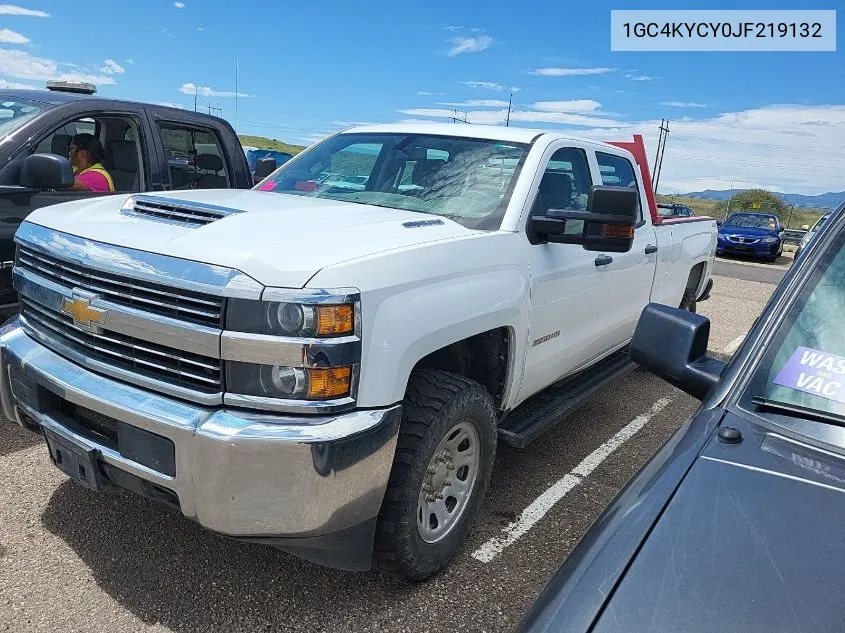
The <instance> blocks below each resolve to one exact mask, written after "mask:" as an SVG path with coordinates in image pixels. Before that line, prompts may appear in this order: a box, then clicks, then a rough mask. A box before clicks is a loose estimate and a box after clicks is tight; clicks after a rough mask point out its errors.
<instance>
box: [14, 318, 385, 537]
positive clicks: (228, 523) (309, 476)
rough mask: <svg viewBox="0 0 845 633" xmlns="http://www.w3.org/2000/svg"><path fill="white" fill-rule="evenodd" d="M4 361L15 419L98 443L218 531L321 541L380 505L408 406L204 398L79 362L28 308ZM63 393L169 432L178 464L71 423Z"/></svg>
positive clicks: (111, 464)
mask: <svg viewBox="0 0 845 633" xmlns="http://www.w3.org/2000/svg"><path fill="white" fill-rule="evenodd" d="M0 361H1V362H0V404H2V409H3V413H4V414H5V415H6V417H7V418H9V419H11V420H14V421H16V422H17V423H18V424H20V425H21V426H24V427H25V428H26V427H27V426H29V427H30V428H31V429H32V423H31V422H32V421H35V422H36V423H37V426H39V427H41V428H42V429H47V430H50V431H52V432H53V433H55V434H57V435H59V436H60V437H61V438H63V439H64V440H65V441H68V442H70V443H72V444H73V445H74V446H77V447H80V448H83V449H92V448H93V449H96V450H97V451H98V460H99V462H100V463H101V464H105V466H104V468H106V469H109V470H110V469H112V468H114V469H118V470H119V471H122V472H123V473H128V474H129V475H133V476H135V477H136V478H140V479H141V480H143V481H145V482H149V483H151V484H154V485H155V487H156V488H159V489H164V490H165V491H171V492H172V493H173V495H174V496H175V499H178V507H179V508H180V509H181V511H182V513H183V514H184V515H185V516H186V517H189V518H191V519H194V520H196V521H197V522H198V523H200V524H201V525H202V526H204V527H205V528H207V529H209V530H213V531H215V532H218V533H221V534H225V535H229V536H234V537H239V538H245V537H251V538H256V539H259V540H271V541H272V539H273V538H279V537H281V538H282V539H297V538H305V537H317V540H318V542H319V539H321V538H323V537H324V536H326V535H331V534H335V533H342V532H344V531H345V530H347V531H348V530H354V529H356V526H360V525H362V524H364V523H367V522H371V523H372V522H373V519H374V518H375V517H376V516H377V515H378V512H379V508H380V506H381V502H382V497H383V495H384V490H385V487H386V484H387V480H388V476H389V474H390V469H391V465H392V462H393V454H394V450H395V446H396V438H397V434H398V430H399V418H400V415H401V410H400V407H399V406H398V405H397V406H394V407H391V408H388V409H381V410H369V411H353V412H350V413H346V414H335V415H326V416H322V417H301V416H300V417H296V416H289V415H288V416H285V415H279V414H271V415H257V414H256V413H255V412H251V413H250V412H243V411H237V410H233V409H224V408H205V407H202V406H198V405H195V404H189V403H186V402H183V401H179V400H176V399H172V398H168V397H165V396H162V395H159V394H156V393H154V392H151V391H146V390H143V389H140V388H138V387H134V386H131V385H128V384H125V383H122V382H118V381H116V380H113V379H110V378H107V377H104V376H101V375H99V374H96V373H93V372H91V371H89V370H87V369H85V368H83V367H80V366H79V365H76V364H74V363H72V362H70V361H68V360H67V359H65V358H63V357H62V356H59V355H58V354H55V353H54V352H52V351H50V350H49V349H47V348H46V347H44V346H43V345H41V344H40V343H38V342H36V341H35V340H33V339H32V338H30V337H29V336H27V335H26V334H25V333H24V332H23V330H22V329H21V328H20V326H19V324H18V322H17V319H12V320H11V321H8V322H7V323H6V324H4V325H3V326H2V328H0ZM57 402H58V403H65V402H69V403H72V405H71V406H73V405H75V406H76V407H81V408H84V409H87V410H90V411H93V412H94V413H95V414H99V415H100V416H105V418H107V419H109V420H111V421H113V422H114V424H116V425H117V426H118V427H120V428H121V429H122V430H123V431H124V433H123V436H122V437H124V438H126V437H127V433H126V430H127V429H129V431H130V434H129V435H128V437H132V435H131V433H133V432H136V430H137V429H141V430H143V431H147V432H149V433H150V434H154V436H155V437H157V438H158V437H160V438H166V440H163V441H164V443H165V444H167V446H171V445H170V443H169V442H168V441H167V440H169V441H170V442H172V447H173V449H174V451H173V455H172V460H171V462H170V466H169V467H168V468H160V469H156V468H154V467H151V466H150V465H145V464H143V463H139V462H138V461H135V460H133V459H129V458H127V457H126V456H125V455H124V453H133V452H134V449H132V450H130V449H129V447H126V448H125V447H124V446H121V445H120V444H119V443H118V444H117V445H116V446H112V447H109V446H107V445H106V443H105V442H100V443H98V442H97V441H95V440H94V439H92V437H96V435H92V434H91V433H88V432H87V431H86V430H85V429H82V430H80V429H81V428H82V427H78V426H74V424H73V423H69V422H68V420H69V419H68V418H65V417H63V413H60V411H65V410H66V409H62V408H61V407H63V406H64V404H61V406H60V408H59V409H57V408H56V403H57ZM81 410H82V409H81ZM121 425H124V426H121ZM136 436H137V435H136ZM118 437H120V434H119V433H118ZM147 437H150V436H149V435H147ZM155 441H159V440H155ZM142 461H149V460H142ZM152 463H158V462H156V460H152ZM171 468H172V470H171ZM162 470H165V471H167V470H171V472H172V474H166V473H165V472H162ZM305 540H307V538H305Z"/></svg>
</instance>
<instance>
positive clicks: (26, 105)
mask: <svg viewBox="0 0 845 633" xmlns="http://www.w3.org/2000/svg"><path fill="white" fill-rule="evenodd" d="M47 107H48V106H46V105H45V104H43V103H38V102H37V101H29V100H27V99H9V98H6V97H5V96H4V95H2V94H0V139H2V138H5V137H6V136H8V135H9V134H11V133H12V132H14V131H15V130H17V129H18V128H19V127H21V126H22V125H23V124H24V123H26V122H27V121H29V120H30V119H32V118H34V117H36V116H38V115H39V114H41V113H42V112H43V111H44V110H45V109H46V108H47Z"/></svg>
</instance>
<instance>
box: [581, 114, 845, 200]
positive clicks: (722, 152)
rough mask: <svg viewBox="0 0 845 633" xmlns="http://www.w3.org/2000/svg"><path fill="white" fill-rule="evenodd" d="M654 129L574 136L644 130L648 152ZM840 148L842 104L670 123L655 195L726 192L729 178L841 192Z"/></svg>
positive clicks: (844, 141) (743, 183)
mask: <svg viewBox="0 0 845 633" xmlns="http://www.w3.org/2000/svg"><path fill="white" fill-rule="evenodd" d="M659 126H660V121H657V120H652V121H638V122H631V123H626V124H624V125H622V126H620V127H618V128H613V129H605V130H599V129H594V130H584V131H579V132H578V135H579V136H582V137H585V138H591V139H594V140H602V141H606V140H624V139H629V138H630V137H631V135H632V134H642V135H643V137H644V140H645V143H646V154H647V155H648V156H649V157H651V156H652V154H653V150H654V148H656V147H657V137H658V128H659ZM843 146H845V105H822V106H807V105H771V106H767V107H762V108H756V109H752V110H743V111H740V112H726V113H723V114H719V115H716V116H713V117H708V118H702V119H693V118H685V119H684V120H680V121H672V122H670V124H669V138H668V140H667V141H666V150H665V155H664V160H663V169H662V171H661V174H660V192H661V193H667V192H674V193H685V192H690V191H700V190H702V189H728V188H730V186H731V181H732V180H733V183H734V184H733V186H734V188H746V187H752V186H754V187H756V186H760V187H764V188H767V189H770V190H773V191H781V192H789V193H801V194H806V195H815V194H819V193H822V192H825V191H842V190H843V186H842V176H841V169H840V167H839V164H840V162H841V154H842V147H843ZM796 157H799V158H797V159H796ZM649 166H651V165H649Z"/></svg>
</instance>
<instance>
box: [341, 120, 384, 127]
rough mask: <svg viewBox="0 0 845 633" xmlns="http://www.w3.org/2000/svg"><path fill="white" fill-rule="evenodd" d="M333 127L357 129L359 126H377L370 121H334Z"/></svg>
mask: <svg viewBox="0 0 845 633" xmlns="http://www.w3.org/2000/svg"><path fill="white" fill-rule="evenodd" d="M332 125H336V126H338V127H357V126H359V125H376V124H375V123H372V122H370V121H332Z"/></svg>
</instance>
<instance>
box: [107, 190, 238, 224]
mask: <svg viewBox="0 0 845 633" xmlns="http://www.w3.org/2000/svg"><path fill="white" fill-rule="evenodd" d="M122 212H123V213H125V214H132V215H141V216H147V217H150V218H153V219H158V220H165V221H167V222H175V223H177V224H186V225H189V226H204V225H206V224H211V223H212V222H216V221H217V220H222V219H223V218H225V217H226V216H229V215H232V214H233V213H240V210H238V209H228V208H226V207H216V206H213V205H208V204H201V203H194V202H185V201H179V202H173V201H172V200H167V199H164V198H155V197H151V196H135V197H133V198H130V199H129V200H128V201H127V203H126V204H125V205H124V207H123V210H122Z"/></svg>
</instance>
